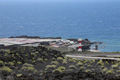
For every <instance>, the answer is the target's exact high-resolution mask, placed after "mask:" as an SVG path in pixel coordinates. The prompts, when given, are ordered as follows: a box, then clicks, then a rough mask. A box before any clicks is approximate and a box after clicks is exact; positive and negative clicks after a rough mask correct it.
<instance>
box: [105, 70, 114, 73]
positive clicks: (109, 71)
mask: <svg viewBox="0 0 120 80" xmlns="http://www.w3.org/2000/svg"><path fill="white" fill-rule="evenodd" d="M106 73H107V74H111V73H114V72H113V69H110V70H108V71H106Z"/></svg>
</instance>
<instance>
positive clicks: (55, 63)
mask: <svg viewBox="0 0 120 80" xmlns="http://www.w3.org/2000/svg"><path fill="white" fill-rule="evenodd" d="M51 64H53V65H58V64H59V62H58V61H52V62H51Z"/></svg>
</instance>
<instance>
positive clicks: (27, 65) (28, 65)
mask: <svg viewBox="0 0 120 80" xmlns="http://www.w3.org/2000/svg"><path fill="white" fill-rule="evenodd" d="M23 66H26V67H33V65H32V64H28V63H25V64H23Z"/></svg>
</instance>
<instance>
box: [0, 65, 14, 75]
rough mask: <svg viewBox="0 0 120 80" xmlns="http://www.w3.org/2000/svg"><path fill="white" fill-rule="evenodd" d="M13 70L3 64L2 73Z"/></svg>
mask: <svg viewBox="0 0 120 80" xmlns="http://www.w3.org/2000/svg"><path fill="white" fill-rule="evenodd" d="M11 72H12V69H10V68H9V67H6V66H3V67H2V68H0V73H2V74H3V75H4V74H7V75H8V74H10V73H11Z"/></svg>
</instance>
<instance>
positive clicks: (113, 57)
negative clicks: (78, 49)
mask: <svg viewBox="0 0 120 80" xmlns="http://www.w3.org/2000/svg"><path fill="white" fill-rule="evenodd" d="M66 56H68V57H72V58H78V59H111V60H120V58H119V57H120V53H114V54H113V53H108V54H107V53H105V54H100V53H93V54H92V53H90V54H66Z"/></svg>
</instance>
